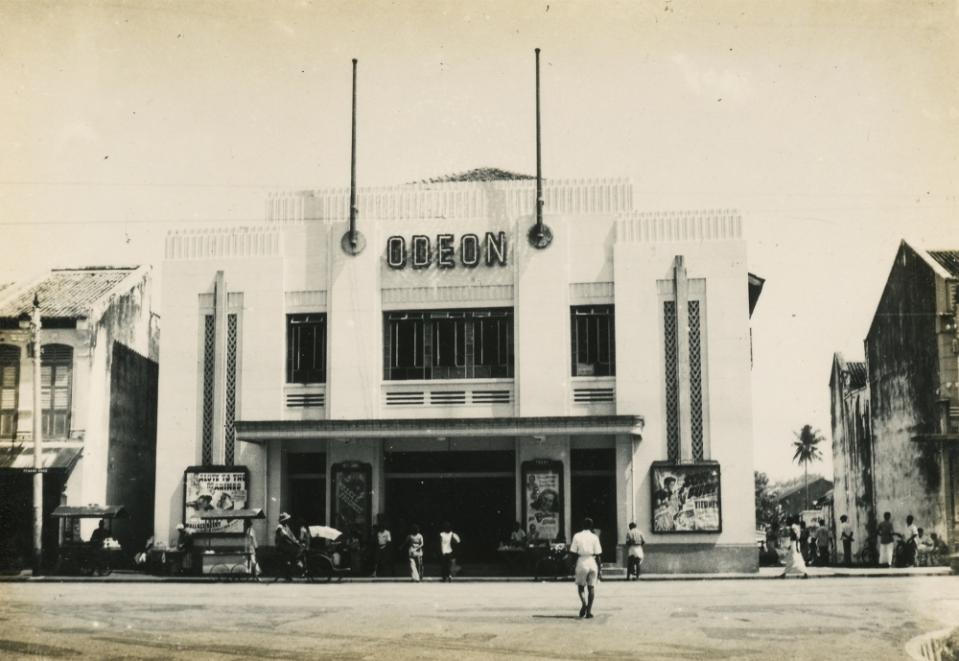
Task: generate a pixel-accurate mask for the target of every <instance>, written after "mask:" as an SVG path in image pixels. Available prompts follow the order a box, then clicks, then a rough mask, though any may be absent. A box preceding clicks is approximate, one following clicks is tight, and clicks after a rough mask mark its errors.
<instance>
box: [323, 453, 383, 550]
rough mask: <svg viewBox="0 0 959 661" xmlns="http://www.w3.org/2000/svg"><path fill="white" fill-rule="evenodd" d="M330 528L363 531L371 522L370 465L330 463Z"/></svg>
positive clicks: (367, 528) (342, 530)
mask: <svg viewBox="0 0 959 661" xmlns="http://www.w3.org/2000/svg"><path fill="white" fill-rule="evenodd" d="M330 470H331V474H332V479H333V503H332V504H333V507H332V509H333V511H332V515H333V516H332V520H333V527H335V528H336V529H338V530H340V531H341V532H344V533H345V532H347V531H349V530H355V531H356V532H359V533H365V532H366V531H368V530H369V529H370V526H371V525H372V520H371V519H372V506H373V499H372V493H373V492H372V487H371V482H372V477H373V475H372V467H371V466H370V465H369V464H364V463H360V462H353V461H351V462H344V463H340V464H333V466H332V468H331V469H330Z"/></svg>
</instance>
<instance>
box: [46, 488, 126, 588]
mask: <svg viewBox="0 0 959 661" xmlns="http://www.w3.org/2000/svg"><path fill="white" fill-rule="evenodd" d="M126 515H127V512H126V510H125V509H123V507H122V506H119V505H105V506H102V505H86V506H84V507H75V506H70V505H61V506H59V507H57V508H56V509H55V510H53V513H52V514H51V516H52V517H53V518H55V519H58V520H59V526H60V530H59V547H58V549H57V565H56V573H58V574H66V575H71V576H77V575H79V576H92V575H94V574H96V575H98V576H106V575H107V574H109V573H111V572H112V571H113V568H114V567H116V566H117V565H119V564H120V563H121V561H122V554H123V550H122V549H121V548H120V543H119V542H117V540H116V539H115V538H114V537H113V522H114V520H116V519H118V518H122V517H125V516H126ZM82 519H99V520H101V521H103V522H104V526H105V530H106V532H105V533H100V534H99V535H96V534H95V535H94V538H93V539H92V540H90V541H84V540H83V539H82V538H81V536H80V521H81V520H82Z"/></svg>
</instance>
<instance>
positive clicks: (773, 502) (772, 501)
mask: <svg viewBox="0 0 959 661" xmlns="http://www.w3.org/2000/svg"><path fill="white" fill-rule="evenodd" d="M753 478H754V481H755V487H756V527H757V528H763V527H765V526H767V525H771V524H775V523H779V497H778V496H777V495H776V492H775V491H774V490H773V489H771V488H770V486H769V476H768V475H766V474H765V473H763V472H761V471H753Z"/></svg>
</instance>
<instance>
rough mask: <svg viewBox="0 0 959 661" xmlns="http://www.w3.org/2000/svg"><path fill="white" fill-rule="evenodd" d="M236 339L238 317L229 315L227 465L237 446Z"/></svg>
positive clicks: (227, 331)
mask: <svg viewBox="0 0 959 661" xmlns="http://www.w3.org/2000/svg"><path fill="white" fill-rule="evenodd" d="M236 341H237V318H236V315H235V314H230V315H227V324H226V418H225V419H226V422H225V427H226V429H225V430H224V445H225V455H226V465H227V466H232V465H233V460H234V456H235V448H236V425H235V424H234V423H235V421H236Z"/></svg>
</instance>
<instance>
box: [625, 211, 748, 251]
mask: <svg viewBox="0 0 959 661" xmlns="http://www.w3.org/2000/svg"><path fill="white" fill-rule="evenodd" d="M742 238H743V220H742V216H741V215H740V213H739V211H738V210H736V209H694V210H688V211H650V212H635V211H634V212H631V213H626V214H623V215H622V216H620V217H619V218H618V219H617V221H616V240H617V241H618V242H636V243H654V242H655V243H662V242H668V241H727V240H733V239H742Z"/></svg>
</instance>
